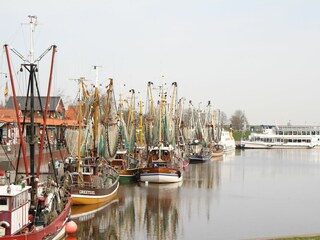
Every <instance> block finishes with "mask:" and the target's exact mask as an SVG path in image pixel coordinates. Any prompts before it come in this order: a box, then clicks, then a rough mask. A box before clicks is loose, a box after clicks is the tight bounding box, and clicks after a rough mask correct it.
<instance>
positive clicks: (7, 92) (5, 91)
mask: <svg viewBox="0 0 320 240" xmlns="http://www.w3.org/2000/svg"><path fill="white" fill-rule="evenodd" d="M8 95H9V88H8V82H6V87H5V89H4V96H5V97H8Z"/></svg>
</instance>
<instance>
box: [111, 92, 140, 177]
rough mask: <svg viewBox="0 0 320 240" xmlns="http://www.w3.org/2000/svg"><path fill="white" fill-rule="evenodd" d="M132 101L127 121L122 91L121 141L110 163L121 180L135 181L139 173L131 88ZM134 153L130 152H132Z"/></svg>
mask: <svg viewBox="0 0 320 240" xmlns="http://www.w3.org/2000/svg"><path fill="white" fill-rule="evenodd" d="M130 92H131V101H130V104H129V103H128V106H129V107H128V111H127V112H128V120H127V123H126V122H125V119H124V116H123V115H124V114H123V100H122V92H120V101H119V113H118V115H119V128H120V129H119V141H118V148H117V152H116V155H115V157H113V158H110V159H109V161H110V164H111V166H112V167H114V168H115V169H116V171H117V172H118V173H119V176H120V178H119V180H120V182H130V181H135V180H136V179H137V178H136V174H137V173H138V165H139V161H138V158H135V156H134V154H133V152H134V146H135V135H136V133H135V124H134V120H135V116H134V109H133V108H134V93H135V91H134V89H131V90H130ZM129 151H131V153H132V154H130V152H129Z"/></svg>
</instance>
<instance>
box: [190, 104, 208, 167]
mask: <svg viewBox="0 0 320 240" xmlns="http://www.w3.org/2000/svg"><path fill="white" fill-rule="evenodd" d="M189 104H190V107H189V109H190V110H189V111H190V112H191V119H190V124H189V128H190V133H189V136H188V147H189V159H190V163H201V162H205V161H208V160H210V159H211V155H212V150H211V148H210V141H209V136H210V128H208V126H210V125H209V124H208V123H207V119H208V113H206V112H204V113H203V114H201V113H202V111H201V110H200V107H199V109H198V110H197V113H198V114H197V116H194V107H193V105H192V102H191V101H190V102H189ZM203 116H204V117H203ZM203 119H204V122H203Z"/></svg>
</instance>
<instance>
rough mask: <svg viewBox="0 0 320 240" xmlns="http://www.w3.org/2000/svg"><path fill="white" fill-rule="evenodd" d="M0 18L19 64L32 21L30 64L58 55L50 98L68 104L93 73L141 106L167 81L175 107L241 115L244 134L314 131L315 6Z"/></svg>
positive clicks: (36, 7)
mask: <svg viewBox="0 0 320 240" xmlns="http://www.w3.org/2000/svg"><path fill="white" fill-rule="evenodd" d="M1 10H2V11H1V15H0V22H1V23H0V26H1V34H0V40H1V43H2V45H3V44H5V43H8V44H10V45H12V46H13V47H14V48H15V49H17V50H18V51H19V52H21V53H23V55H24V56H26V55H27V49H28V38H29V35H28V29H27V27H26V26H24V25H21V23H27V22H28V18H27V16H28V15H36V16H37V17H38V22H39V25H38V27H37V29H36V34H35V52H36V54H35V55H36V56H39V55H40V54H41V53H42V52H43V51H44V50H45V49H46V48H47V47H49V46H50V45H51V44H56V45H57V46H58V54H57V62H56V75H55V80H56V83H55V85H54V87H53V93H57V92H61V91H63V93H64V95H66V96H70V99H71V100H72V99H74V97H75V92H76V88H77V85H76V83H75V82H74V81H71V80H69V79H71V78H79V77H81V76H84V77H86V78H87V79H94V77H95V74H94V70H93V69H92V66H93V65H100V66H102V68H101V70H100V73H99V76H100V81H101V83H103V84H106V83H107V82H108V81H107V79H108V78H109V77H112V78H114V82H115V88H116V89H118V90H119V88H120V85H123V84H126V86H125V87H124V88H123V92H124V93H127V92H128V91H129V89H131V88H134V89H135V90H136V91H137V92H138V91H140V92H141V93H142V95H143V100H145V96H144V95H145V92H146V89H147V82H148V81H152V82H154V84H155V86H159V85H160V84H161V79H162V77H161V76H164V77H163V80H164V82H166V83H167V84H168V85H170V84H171V83H172V82H178V91H179V97H185V98H186V99H187V101H189V100H192V101H193V102H194V105H196V106H199V104H200V103H201V105H200V106H201V107H205V105H206V103H207V101H208V100H211V102H212V103H213V106H214V107H215V108H220V109H221V110H222V111H224V112H225V113H226V114H227V116H228V118H229V117H231V115H232V114H233V113H234V112H235V111H236V110H238V109H239V110H243V111H245V114H246V116H247V118H248V120H249V123H250V124H274V123H277V124H286V123H287V122H288V121H289V120H290V121H291V123H292V124H320V107H319V103H320V101H319V100H318V99H320V94H319V92H320V89H319V86H320V14H319V12H320V1H318V0H314V1H309V0H301V1H298V0H283V1H282V0H269V1H267V0H266V1H264V0H255V1H254V0H252V1H249V0H234V1H228V0H220V1H219V0H207V1H206V0H192V1H191V0H183V1H182V0H161V1H160V0H124V1H122V0H114V1H108V0H99V1H94V0H92V1H88V0H86V1H83V0H63V1H62V0H55V1H44V0H31V1H30V0H29V1H20V0H10V1H9V0H6V1H2V2H1ZM11 55H12V53H11ZM12 58H13V57H12ZM46 58H48V59H50V55H48V56H46ZM43 61H44V63H43V65H46V64H45V61H46V60H45V59H44V60H43ZM13 63H14V64H16V66H17V67H16V69H15V70H18V69H19V63H20V62H19V61H17V59H16V61H14V62H13ZM40 63H41V62H40ZM41 67H42V63H41V64H40V68H41ZM0 72H7V65H6V61H5V55H4V53H3V52H2V55H1V59H0ZM17 78H19V77H17ZM0 80H1V81H0V91H1V92H3V91H4V85H5V78H4V74H1V75H0ZM169 90H170V89H169ZM0 99H1V100H2V99H3V94H1V97H0Z"/></svg>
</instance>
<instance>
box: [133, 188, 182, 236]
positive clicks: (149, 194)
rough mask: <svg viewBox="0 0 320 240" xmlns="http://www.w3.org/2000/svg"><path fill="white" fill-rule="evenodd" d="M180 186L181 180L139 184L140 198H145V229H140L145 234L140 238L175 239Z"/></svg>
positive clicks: (178, 216) (177, 229)
mask: <svg viewBox="0 0 320 240" xmlns="http://www.w3.org/2000/svg"><path fill="white" fill-rule="evenodd" d="M181 186H182V182H177V183H170V184H151V183H149V184H147V185H146V184H141V185H140V187H141V190H140V191H141V195H142V198H143V199H145V200H146V204H145V207H144V213H143V217H144V225H145V226H144V227H145V229H144V230H142V229H141V230H142V232H145V233H146V234H147V235H146V236H141V238H140V239H177V237H178V236H179V235H180V234H179V233H178V231H179V218H180V209H179V208H180V204H179V203H180V202H179V201H177V199H180V187H181ZM141 210H143V209H141ZM139 232H140V229H139ZM138 238H139V237H138Z"/></svg>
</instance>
